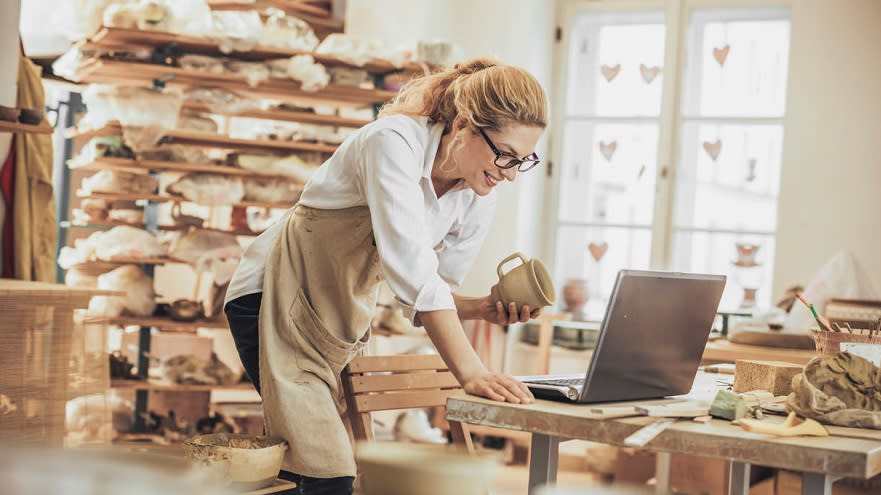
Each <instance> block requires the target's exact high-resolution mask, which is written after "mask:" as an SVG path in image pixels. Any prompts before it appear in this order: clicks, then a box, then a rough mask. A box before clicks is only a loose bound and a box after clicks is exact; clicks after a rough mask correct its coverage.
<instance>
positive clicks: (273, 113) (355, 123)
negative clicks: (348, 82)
mask: <svg viewBox="0 0 881 495" xmlns="http://www.w3.org/2000/svg"><path fill="white" fill-rule="evenodd" d="M183 106H184V108H186V109H189V110H194V111H199V112H204V113H211V114H215V115H224V116H227V117H247V118H252V119H267V120H279V121H283V122H298V123H301V124H311V125H326V126H332V127H351V128H356V129H357V128H359V127H364V126H365V125H367V124H369V123H370V122H372V121H371V120H364V119H350V118H347V117H339V116H337V115H321V114H317V113H314V112H304V111H299V110H284V109H282V108H267V109H265V110H246V111H243V112H226V111H220V112H218V111H216V109H210V108H208V107H206V106H205V105H200V104H198V103H184V105H183Z"/></svg>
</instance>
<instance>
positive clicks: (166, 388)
mask: <svg viewBox="0 0 881 495" xmlns="http://www.w3.org/2000/svg"><path fill="white" fill-rule="evenodd" d="M110 388H115V389H128V390H151V391H163V392H210V391H211V390H215V389H233V390H239V389H241V390H247V389H252V388H253V385H251V384H250V383H237V384H235V385H186V384H180V383H173V382H169V381H166V380H110Z"/></svg>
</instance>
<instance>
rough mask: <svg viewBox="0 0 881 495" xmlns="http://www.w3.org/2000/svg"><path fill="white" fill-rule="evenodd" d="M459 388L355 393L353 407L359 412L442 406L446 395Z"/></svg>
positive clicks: (455, 391)
mask: <svg viewBox="0 0 881 495" xmlns="http://www.w3.org/2000/svg"><path fill="white" fill-rule="evenodd" d="M459 391H460V390H457V389H452V390H432V391H429V392H426V391H418V392H393V393H388V394H370V395H356V396H355V407H356V408H357V410H358V411H359V412H368V411H387V410H390V409H410V408H414V407H432V406H442V405H444V404H445V403H446V401H447V397H449V396H450V395H452V394H454V393H457V392H459Z"/></svg>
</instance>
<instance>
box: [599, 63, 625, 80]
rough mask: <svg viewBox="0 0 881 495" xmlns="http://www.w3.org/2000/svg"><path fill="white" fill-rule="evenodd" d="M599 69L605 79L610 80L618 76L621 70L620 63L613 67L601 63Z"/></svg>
mask: <svg viewBox="0 0 881 495" xmlns="http://www.w3.org/2000/svg"><path fill="white" fill-rule="evenodd" d="M600 71H601V72H602V73H603V77H605V78H606V81H609V82H612V79H615V78H616V77H618V73H619V72H621V64H617V65H615V66H614V67H611V66H608V65H602V66H600Z"/></svg>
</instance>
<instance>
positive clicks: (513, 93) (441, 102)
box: [379, 58, 548, 131]
mask: <svg viewBox="0 0 881 495" xmlns="http://www.w3.org/2000/svg"><path fill="white" fill-rule="evenodd" d="M395 114H404V115H411V116H415V115H423V116H427V117H428V118H430V119H431V120H433V121H435V122H442V123H444V125H445V126H446V128H447V130H449V128H450V126H451V124H452V122H453V119H455V118H456V116H458V115H461V116H463V117H465V119H466V120H467V121H468V123H469V124H470V125H471V127H472V128H474V127H479V128H488V129H492V130H496V131H498V130H500V129H501V128H502V127H504V126H506V125H508V124H521V125H526V126H535V127H541V128H544V127H547V124H548V122H547V121H548V117H547V97H546V95H545V91H544V89H543V88H542V87H541V84H539V82H538V80H536V79H535V77H534V76H533V75H532V74H530V73H529V72H527V71H525V70H523V69H520V68H518V67H512V66H510V65H503V64H500V63H498V62H496V61H495V60H492V59H489V58H474V59H471V60H468V61H466V62H463V63H461V64H457V65H456V66H454V67H453V68H451V69H447V70H445V71H442V72H438V73H436V74H431V75H426V76H422V77H419V78H417V79H414V80H412V81H410V82H409V83H407V85H406V86H404V88H403V89H401V92H400V93H398V95H397V96H396V97H395V98H394V99H393V100H392V101H390V102H389V103H387V104H386V105H385V106H383V107H382V110H380V112H379V116H380V117H385V116H387V115H395Z"/></svg>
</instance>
